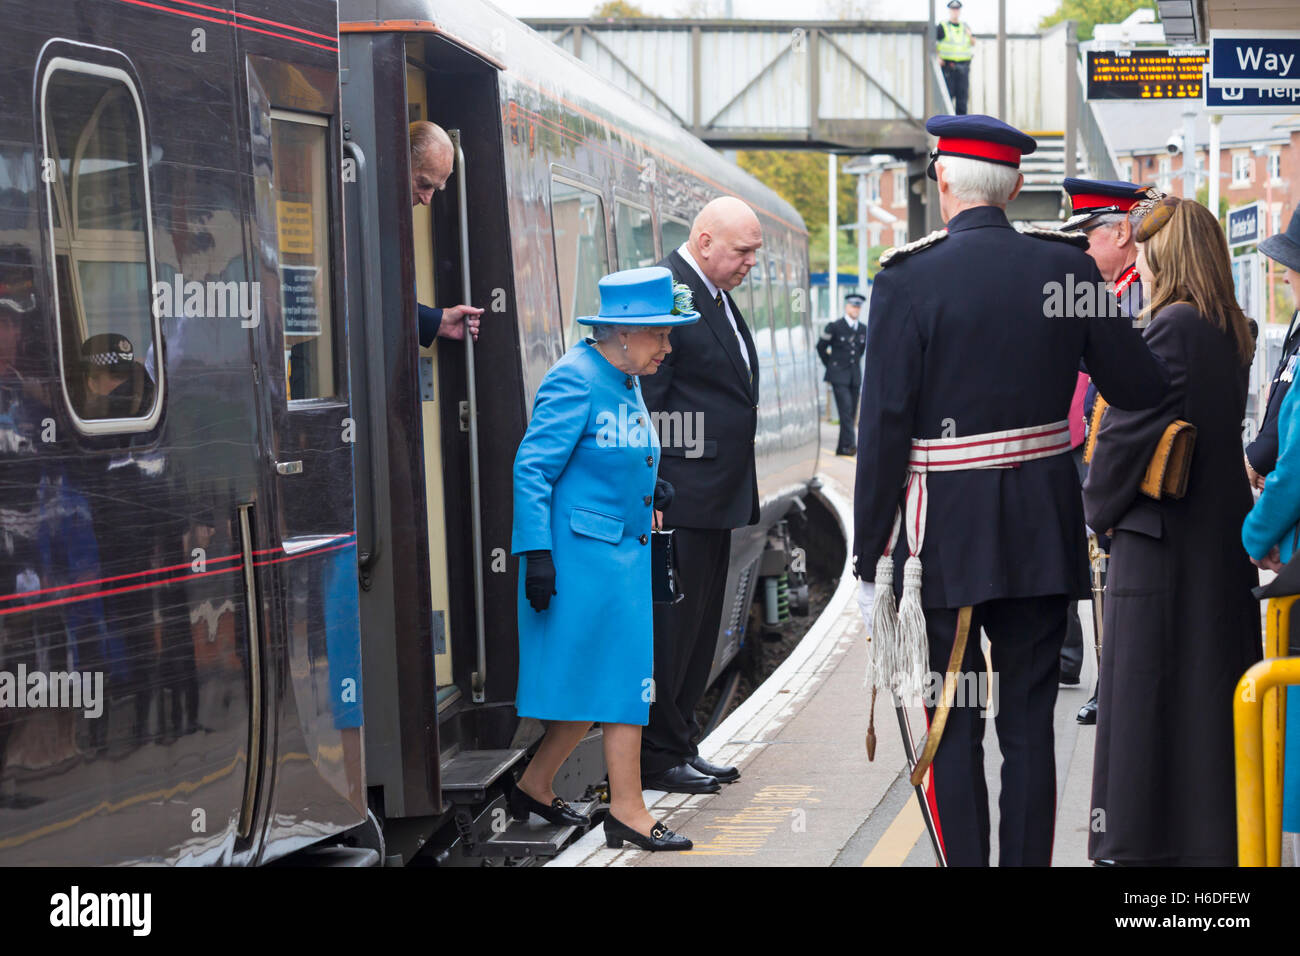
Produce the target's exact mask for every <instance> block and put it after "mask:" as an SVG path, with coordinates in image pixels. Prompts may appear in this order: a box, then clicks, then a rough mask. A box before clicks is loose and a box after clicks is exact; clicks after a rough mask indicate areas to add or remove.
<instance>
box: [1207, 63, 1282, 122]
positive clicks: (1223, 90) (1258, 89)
mask: <svg viewBox="0 0 1300 956" xmlns="http://www.w3.org/2000/svg"><path fill="white" fill-rule="evenodd" d="M1205 110H1206V112H1208V113H1296V112H1300V83H1295V84H1292V85H1290V86H1214V85H1212V84H1211V83H1210V73H1209V71H1208V70H1207V71H1206V72H1205Z"/></svg>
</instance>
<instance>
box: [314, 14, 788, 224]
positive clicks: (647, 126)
mask: <svg viewBox="0 0 1300 956" xmlns="http://www.w3.org/2000/svg"><path fill="white" fill-rule="evenodd" d="M339 30H340V32H341V33H352V32H372V31H374V32H378V31H383V32H389V31H392V32H411V33H421V32H422V33H431V34H437V35H441V36H444V37H446V38H447V39H449V40H451V41H452V42H454V43H456V44H458V45H460V46H462V47H465V48H466V49H468V50H470V51H471V52H473V53H475V54H477V55H478V56H479V57H481V58H482V59H483V60H485V61H487V62H489V63H492V64H493V65H494V66H496V67H498V68H500V69H501V70H503V71H504V72H506V73H507V74H508V75H510V76H511V77H512V78H514V79H516V80H519V81H521V82H523V83H525V84H526V85H530V86H533V87H536V88H538V89H540V90H542V91H543V92H544V93H546V94H547V95H549V96H553V97H555V98H556V99H558V100H560V101H561V102H563V103H565V104H567V105H570V106H574V107H577V108H579V109H582V110H584V111H586V112H588V113H590V114H594V115H595V118H596V119H598V120H599V121H600V122H603V123H605V124H606V125H608V126H611V127H613V128H616V129H619V130H622V131H624V132H626V133H631V134H633V135H634V136H635V137H636V138H638V139H639V140H640V141H641V143H642V144H643V145H644V146H645V148H646V149H647V150H648V151H649V152H651V153H660V151H661V149H662V148H663V147H667V148H668V149H669V152H668V153H663V154H662V158H664V159H666V160H668V161H670V162H672V163H674V164H675V165H679V166H682V167H684V168H687V169H689V170H690V171H691V172H692V173H694V174H695V175H698V176H700V178H702V179H707V180H710V181H711V182H712V183H713V184H714V185H716V186H718V187H719V188H720V189H721V190H722V191H724V192H729V193H732V194H734V195H736V196H738V197H739V198H741V199H744V200H745V201H746V202H749V203H751V204H752V205H754V206H755V208H756V209H757V210H758V211H759V212H760V213H766V214H767V216H769V217H771V218H773V219H776V220H777V221H780V222H783V223H784V224H785V225H787V226H789V227H791V228H793V229H795V230H796V231H798V232H802V233H805V234H806V233H807V228H806V226H805V224H804V221H803V218H802V217H801V216H800V215H799V213H798V212H797V211H796V210H795V208H794V207H793V206H792V205H790V203H788V202H786V201H785V200H784V199H782V198H781V196H779V195H778V194H777V193H776V192H774V191H773V190H771V189H769V188H768V187H767V186H765V185H764V184H763V183H762V182H760V181H759V180H758V179H756V178H755V177H753V176H751V175H750V174H749V173H747V172H745V171H744V170H743V169H741V168H740V167H739V166H737V165H736V164H734V163H731V162H728V161H727V160H725V159H723V158H722V157H721V156H719V155H718V154H717V152H716V151H715V150H714V149H712V148H711V147H710V146H708V145H706V144H705V143H703V142H702V141H701V140H699V139H698V138H696V137H695V136H694V135H692V134H691V133H690V132H689V131H687V130H684V129H682V128H681V127H680V126H678V125H677V124H676V123H673V122H672V121H671V120H669V119H667V118H666V117H664V116H662V115H660V114H659V113H657V112H655V111H654V110H652V109H650V108H649V107H648V106H646V105H645V104H644V103H642V102H641V101H640V100H638V99H636V98H635V97H633V96H632V95H630V94H629V93H627V92H625V91H623V90H621V89H618V88H617V87H615V86H613V85H612V84H611V83H610V82H609V81H608V80H607V79H605V78H604V77H603V76H600V75H599V74H598V73H596V72H595V71H594V70H592V69H591V68H590V67H589V66H587V64H585V63H583V62H582V61H581V60H578V59H577V58H575V57H574V56H572V55H571V54H569V53H568V52H567V51H565V50H563V49H561V48H560V47H558V46H556V45H555V44H554V43H552V42H551V41H550V40H547V39H546V38H545V37H543V36H542V35H541V34H540V33H538V32H537V31H535V30H533V29H532V28H531V27H529V26H527V25H526V24H524V23H522V22H520V21H519V20H517V19H516V18H515V17H512V16H511V15H510V14H508V13H506V12H505V11H503V10H501V9H499V8H498V7H495V6H493V5H492V4H491V3H488V2H486V0H474V2H464V0H462V2H459V3H444V2H435V0H339ZM650 143H653V144H659V146H660V148H655V146H654V145H650Z"/></svg>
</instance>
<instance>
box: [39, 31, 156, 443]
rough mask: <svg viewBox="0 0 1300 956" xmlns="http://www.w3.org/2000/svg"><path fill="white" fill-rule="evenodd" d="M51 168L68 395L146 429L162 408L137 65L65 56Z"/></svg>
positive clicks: (51, 74) (47, 99)
mask: <svg viewBox="0 0 1300 956" xmlns="http://www.w3.org/2000/svg"><path fill="white" fill-rule="evenodd" d="M41 117H42V121H43V122H42V131H43V136H44V149H45V157H44V158H45V162H44V170H45V173H44V176H43V178H44V180H45V183H46V195H47V198H48V208H49V228H50V240H51V246H52V259H53V262H54V272H55V276H54V279H55V283H54V285H55V308H56V310H57V317H58V327H59V364H60V371H61V374H62V379H63V387H64V395H65V397H66V399H67V402H68V407H69V408H70V410H71V411H72V414H73V420H74V421H75V422H76V425H77V427H78V428H79V429H81V430H82V431H84V432H87V433H91V434H94V433H106V432H127V431H146V430H148V429H150V428H152V427H153V426H154V424H155V423H156V422H157V421H158V417H159V415H160V414H161V397H162V393H163V370H162V368H161V366H162V363H161V362H158V363H154V364H155V365H156V366H158V368H157V370H156V371H155V372H153V373H152V374H151V373H150V372H149V371H147V370H146V365H145V357H146V355H147V354H149V353H151V352H157V351H158V350H159V342H160V341H161V336H160V333H159V328H158V320H157V317H156V315H155V311H156V310H155V309H154V295H153V275H154V263H153V237H152V234H151V219H150V202H149V177H148V173H147V170H146V168H145V163H146V156H147V155H148V153H147V150H146V148H145V130H144V121H143V119H142V118H141V117H142V111H141V108H140V99H139V96H138V94H137V93H136V89H135V85H134V83H133V82H132V80H131V77H130V76H129V75H128V74H127V73H126V72H125V71H124V70H120V69H116V68H114V67H109V66H104V65H100V64H92V63H81V62H78V61H76V60H71V59H67V58H65V57H55V58H53V59H51V60H50V61H49V63H48V65H47V66H46V69H45V73H44V77H43V80H42V84H41Z"/></svg>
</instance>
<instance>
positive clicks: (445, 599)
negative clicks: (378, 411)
mask: <svg viewBox="0 0 1300 956" xmlns="http://www.w3.org/2000/svg"><path fill="white" fill-rule="evenodd" d="M419 42H420V41H419V40H418V38H408V39H407V41H406V43H407V49H408V57H409V56H410V54H411V53H416V54H418V52H419V50H418V47H419ZM406 118H407V120H408V121H409V122H411V123H415V122H420V121H424V120H429V96H428V91H427V89H426V87H425V81H424V73H423V71H422V70H421V69H420V68H419V67H418V66H415V65H408V66H407V67H406ZM454 175H455V174H454V173H453V177H454ZM454 187H455V184H454V183H452V184H450V187H449V188H454ZM411 220H412V223H411V225H412V241H411V248H412V251H413V252H414V265H415V298H416V301H417V302H423V303H426V304H428V305H431V306H432V305H435V304H438V303H441V304H451V303H452V300H453V299H455V301H456V302H459V301H460V300H459V298H457V295H458V293H459V290H458V289H455V288H452V289H449V290H446V295H440V294H439V292H440V285H442V284H441V283H439V282H438V281H437V280H436V278H435V276H434V268H433V266H434V248H433V217H432V212H431V207H429V206H425V205H419V206H414V207H412V209H411ZM441 341H443V342H446V343H447V345H446V347H445V348H444V349H440V346H439V340H438V339H434V341H433V344H431V345H429V346H428V347H427V348H426V347H421V349H420V435H421V438H422V439H423V445H424V488H425V500H426V502H427V511H426V515H425V519H426V520H425V531H426V533H427V534H428V536H429V537H428V541H429V598H430V603H431V606H432V614H433V662H434V663H433V670H434V680H435V685H436V687H437V702H438V710H439V712H444V711H446V709H447V708H449V707H450V706H451V705H452V704H453V703H455V701H456V700H457V699H458V698H459V696H460V689H459V688H458V687H457V686H456V681H455V680H454V678H453V676H452V655H451V648H452V640H451V633H450V627H451V620H450V613H449V610H450V598H451V595H450V588H449V585H448V582H447V567H448V563H449V562H448V552H447V544H448V542H447V526H446V522H445V521H444V520H443V519H442V516H443V515H444V514H445V513H446V499H445V489H446V485H445V483H444V481H443V472H442V453H441V448H442V422H441V416H440V413H441V405H440V403H439V402H438V392H439V384H440V376H439V374H438V353H439V351H448V350H455V351H457V352H463V348H460V349H458V348H457V347H458V346H459V345H460V343H458V342H454V341H452V340H448V339H443V340H441Z"/></svg>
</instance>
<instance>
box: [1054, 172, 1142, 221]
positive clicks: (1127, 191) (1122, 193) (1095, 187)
mask: <svg viewBox="0 0 1300 956" xmlns="http://www.w3.org/2000/svg"><path fill="white" fill-rule="evenodd" d="M1063 185H1064V188H1065V191H1066V192H1067V193H1068V194H1069V196H1070V207H1071V210H1072V211H1073V213H1074V214H1073V215H1072V216H1071V217H1070V218H1069V219H1067V220H1066V221H1065V222H1064V223H1063V224H1062V225H1061V231H1062V232H1066V231H1069V230H1071V229H1081V228H1083V227H1084V226H1086V225H1087V224H1088V223H1090V222H1092V221H1093V220H1095V219H1096V218H1097V217H1099V216H1106V215H1110V214H1111V213H1117V212H1128V211H1129V210H1131V209H1132V208H1133V207H1134V206H1136V205H1137V204H1138V203H1140V202H1142V201H1144V200H1148V199H1149V200H1156V199H1159V198H1160V197H1161V196H1163V195H1164V193H1162V192H1160V190H1158V189H1156V188H1155V187H1154V186H1150V185H1147V186H1139V185H1138V184H1137V183H1129V182H1122V181H1118V180H1113V179H1075V178H1073V177H1066V179H1065V182H1064V184H1063Z"/></svg>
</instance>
